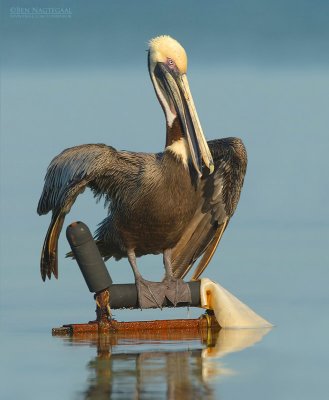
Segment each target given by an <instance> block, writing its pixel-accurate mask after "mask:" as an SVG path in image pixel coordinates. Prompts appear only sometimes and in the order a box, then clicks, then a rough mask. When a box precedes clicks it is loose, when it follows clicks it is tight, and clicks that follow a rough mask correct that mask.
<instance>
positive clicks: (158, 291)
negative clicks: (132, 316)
mask: <svg viewBox="0 0 329 400" xmlns="http://www.w3.org/2000/svg"><path fill="white" fill-rule="evenodd" d="M127 255H128V260H129V263H130V266H131V268H132V270H133V272H134V275H135V283H136V286H137V293H138V302H139V306H140V308H141V309H143V308H154V307H158V308H162V304H163V302H164V299H165V293H166V289H167V286H166V285H165V284H163V282H151V281H147V280H146V279H144V278H143V277H142V275H141V273H140V272H139V270H138V268H137V263H136V255H135V252H134V251H133V250H129V251H128V252H127Z"/></svg>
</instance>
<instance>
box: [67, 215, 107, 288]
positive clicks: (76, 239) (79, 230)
mask: <svg viewBox="0 0 329 400" xmlns="http://www.w3.org/2000/svg"><path fill="white" fill-rule="evenodd" d="M66 237H67V240H68V242H69V243H70V246H71V249H72V252H73V254H74V257H75V258H76V260H77V263H78V264H79V267H80V270H81V272H82V275H83V277H84V278H85V281H86V283H87V286H88V288H89V290H90V291H91V292H93V293H98V292H101V291H102V290H104V289H107V288H108V287H109V286H110V285H112V279H111V277H110V274H109V272H108V270H107V268H106V266H105V263H104V260H103V258H102V256H101V255H100V253H99V250H98V248H97V245H96V243H95V241H94V238H93V237H92V234H91V233H90V230H89V228H88V226H87V225H86V224H84V223H83V222H80V221H79V222H73V223H72V224H71V225H69V226H68V227H67V229H66Z"/></svg>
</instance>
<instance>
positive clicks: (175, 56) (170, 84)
mask: <svg viewBox="0 0 329 400" xmlns="http://www.w3.org/2000/svg"><path fill="white" fill-rule="evenodd" d="M148 67H149V72H150V76H151V79H152V82H153V86H154V89H155V92H156V94H157V97H158V99H159V101H160V103H161V106H162V108H163V110H164V113H165V116H166V120H167V125H168V127H169V128H171V127H172V126H173V123H174V121H175V120H176V119H177V118H178V119H179V120H180V124H181V127H182V130H183V132H182V137H183V138H184V139H186V140H187V143H188V147H189V152H190V155H191V159H192V163H193V165H194V168H195V169H196V171H197V172H198V174H199V176H201V175H202V174H201V170H202V160H203V162H204V164H205V165H206V167H207V168H208V169H209V171H210V173H212V172H213V170H214V163H213V159H212V156H211V153H210V150H209V147H208V144H207V141H206V138H205V137H204V134H203V131H202V128H201V124H200V121H199V118H198V114H197V112H196V108H195V105H194V102H193V98H192V94H191V91H190V88H189V84H188V81H187V77H186V71H187V56H186V52H185V50H184V48H183V47H182V46H181V45H180V44H179V43H178V42H177V41H176V40H175V39H173V38H172V37H170V36H158V37H156V38H154V39H151V40H150V43H149V55H148Z"/></svg>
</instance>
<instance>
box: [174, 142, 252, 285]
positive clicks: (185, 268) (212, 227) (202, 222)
mask: <svg viewBox="0 0 329 400" xmlns="http://www.w3.org/2000/svg"><path fill="white" fill-rule="evenodd" d="M208 145H209V148H210V151H211V153H212V156H213V160H214V164H215V170H214V172H213V173H212V174H211V175H209V172H208V171H206V172H205V173H204V175H203V177H202V178H201V183H200V189H199V193H200V199H199V207H198V209H197V211H196V212H195V214H194V217H193V218H192V220H191V222H190V224H189V225H188V227H187V228H186V230H185V232H184V234H183V235H182V238H181V240H180V241H179V242H178V243H177V245H176V246H175V247H174V248H173V250H172V266H173V272H174V275H175V276H176V277H177V278H183V277H184V276H185V275H186V274H187V273H188V272H189V270H190V269H191V268H192V266H193V264H194V263H195V262H196V260H197V259H198V258H199V257H200V256H202V255H203V257H202V259H201V260H200V262H199V264H198V266H197V267H196V269H195V271H194V273H193V276H192V279H193V280H194V279H198V278H199V276H200V275H201V273H202V272H203V271H204V270H205V268H206V267H207V265H208V264H209V262H210V260H211V258H212V256H213V254H214V252H215V250H216V248H217V246H218V243H219V241H220V239H221V237H222V235H223V233H224V231H225V229H226V227H227V225H228V223H229V220H230V218H231V217H232V215H233V213H234V211H235V209H236V206H237V203H238V201H239V198H240V193H241V188H242V185H243V181H244V176H245V173H246V167H247V153H246V150H245V147H244V145H243V143H242V141H241V140H240V139H237V138H226V139H219V140H213V141H210V142H208Z"/></svg>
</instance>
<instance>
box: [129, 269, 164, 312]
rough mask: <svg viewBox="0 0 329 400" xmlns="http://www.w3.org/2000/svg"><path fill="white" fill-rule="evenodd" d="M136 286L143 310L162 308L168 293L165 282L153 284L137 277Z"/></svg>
mask: <svg viewBox="0 0 329 400" xmlns="http://www.w3.org/2000/svg"><path fill="white" fill-rule="evenodd" d="M136 286H137V295H138V302H139V306H140V308H141V309H143V308H162V304H163V302H164V299H165V295H166V291H167V285H166V284H165V283H164V282H151V281H147V280H146V279H144V278H142V277H141V276H139V277H136Z"/></svg>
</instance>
